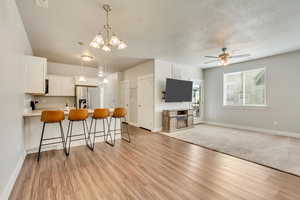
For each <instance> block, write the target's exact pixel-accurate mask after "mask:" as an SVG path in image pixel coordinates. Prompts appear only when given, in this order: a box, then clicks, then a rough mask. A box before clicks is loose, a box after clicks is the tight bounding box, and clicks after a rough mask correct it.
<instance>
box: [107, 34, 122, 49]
mask: <svg viewBox="0 0 300 200" xmlns="http://www.w3.org/2000/svg"><path fill="white" fill-rule="evenodd" d="M120 42H121V41H120V40H119V38H118V37H117V36H115V35H112V36H111V38H110V41H109V44H111V45H112V46H118V45H119V44H120Z"/></svg>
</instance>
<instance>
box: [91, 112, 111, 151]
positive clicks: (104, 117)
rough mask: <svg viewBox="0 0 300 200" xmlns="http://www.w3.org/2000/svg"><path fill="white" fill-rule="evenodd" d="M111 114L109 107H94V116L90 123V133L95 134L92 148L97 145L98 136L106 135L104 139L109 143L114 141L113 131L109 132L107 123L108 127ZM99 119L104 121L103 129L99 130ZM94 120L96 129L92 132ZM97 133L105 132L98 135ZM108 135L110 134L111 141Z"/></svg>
mask: <svg viewBox="0 0 300 200" xmlns="http://www.w3.org/2000/svg"><path fill="white" fill-rule="evenodd" d="M109 116H110V112H109V109H107V108H96V109H94V113H93V116H92V120H91V125H90V134H93V142H92V149H94V147H95V139H96V137H104V141H105V142H106V143H108V144H111V143H112V136H111V133H109V132H108V131H107V130H106V126H105V123H106V125H107V127H108V117H109ZM97 121H102V126H103V127H102V130H99V131H97ZM93 122H94V131H93V132H92V127H93ZM97 133H103V134H102V135H97ZM108 135H110V140H111V143H109V142H108V141H107V138H108Z"/></svg>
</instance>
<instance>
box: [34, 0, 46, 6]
mask: <svg viewBox="0 0 300 200" xmlns="http://www.w3.org/2000/svg"><path fill="white" fill-rule="evenodd" d="M34 2H35V4H36V5H37V6H38V7H41V8H48V0H34Z"/></svg>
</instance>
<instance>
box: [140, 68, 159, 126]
mask: <svg viewBox="0 0 300 200" xmlns="http://www.w3.org/2000/svg"><path fill="white" fill-rule="evenodd" d="M149 78H152V86H153V98H152V102H153V106H152V112H153V115H152V127H151V129H150V131H153V130H154V128H155V123H154V122H155V121H154V120H155V80H154V74H147V75H144V76H138V77H137V125H138V127H141V124H140V115H139V108H140V98H139V97H140V96H139V87H140V81H141V80H142V79H149Z"/></svg>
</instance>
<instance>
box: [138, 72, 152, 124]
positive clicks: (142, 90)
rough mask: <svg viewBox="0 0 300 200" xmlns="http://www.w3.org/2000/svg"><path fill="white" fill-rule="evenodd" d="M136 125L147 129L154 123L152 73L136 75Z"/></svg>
mask: <svg viewBox="0 0 300 200" xmlns="http://www.w3.org/2000/svg"><path fill="white" fill-rule="evenodd" d="M138 125H139V126H140V127H142V128H146V129H149V130H152V129H153V125H154V80H153V75H147V76H143V77H138Z"/></svg>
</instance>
